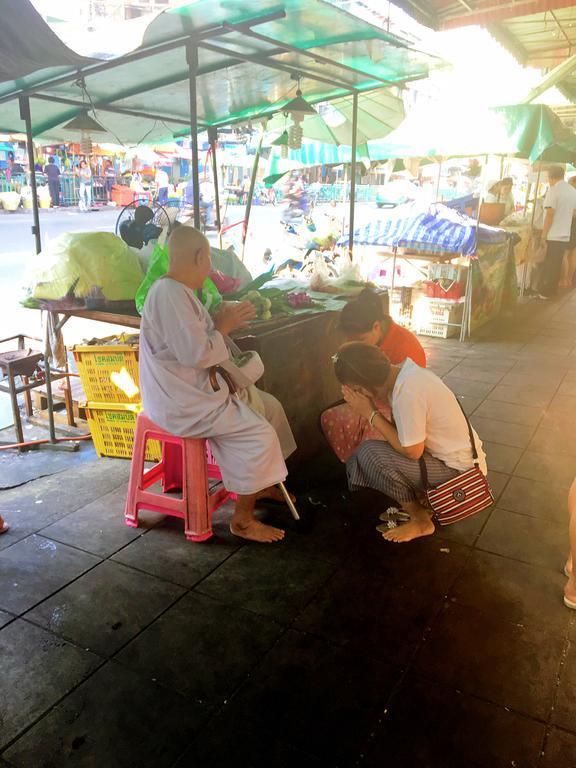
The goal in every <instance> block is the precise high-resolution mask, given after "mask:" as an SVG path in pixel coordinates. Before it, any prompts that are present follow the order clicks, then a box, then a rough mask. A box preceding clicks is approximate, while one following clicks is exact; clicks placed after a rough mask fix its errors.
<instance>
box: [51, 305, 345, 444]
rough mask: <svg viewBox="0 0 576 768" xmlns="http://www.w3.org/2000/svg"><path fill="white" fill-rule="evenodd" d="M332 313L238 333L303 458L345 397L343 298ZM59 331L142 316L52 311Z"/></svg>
mask: <svg viewBox="0 0 576 768" xmlns="http://www.w3.org/2000/svg"><path fill="white" fill-rule="evenodd" d="M331 302H332V304H333V305H334V308H333V309H330V310H328V311H325V310H320V311H319V310H309V311H306V312H300V313H297V314H294V315H291V316H283V317H275V318H272V320H268V321H265V322H264V321H259V322H255V323H252V324H251V326H250V327H249V328H247V329H245V330H243V331H240V332H238V333H236V334H234V341H235V342H236V343H237V344H238V346H239V347H240V348H241V349H242V350H248V349H253V350H256V351H257V352H258V353H259V354H260V357H261V358H262V360H263V362H264V367H265V373H264V376H263V377H262V379H261V380H260V381H259V382H258V386H259V387H260V388H261V389H263V390H264V391H266V392H270V393H271V394H273V395H275V397H277V398H278V399H279V400H280V402H281V403H282V405H283V406H284V409H285V411H286V415H287V417H288V420H289V422H290V424H291V426H292V430H293V432H294V437H295V439H296V443H297V444H298V457H299V458H300V459H307V458H310V457H312V456H314V455H315V454H317V453H319V452H321V451H322V450H323V448H324V447H325V446H326V443H325V441H324V438H323V436H322V434H321V432H320V429H319V426H318V423H319V422H318V419H319V416H320V413H321V412H322V410H324V408H326V407H328V406H329V405H331V404H332V403H334V402H336V401H337V400H339V399H340V397H341V393H340V385H339V384H338V382H337V380H336V377H335V376H334V373H333V365H332V360H331V357H332V355H333V354H334V353H335V352H336V350H337V349H338V347H339V345H340V344H341V342H342V338H341V336H340V334H339V332H338V330H337V323H338V315H337V311H336V309H337V308H338V304H339V303H340V304H343V303H344V302H343V301H342V302H338V300H335V299H331ZM52 314H53V315H54V321H55V323H54V324H55V327H56V328H59V329H61V328H62V327H63V325H64V324H65V323H66V322H67V321H68V320H69V319H70V318H71V317H79V318H83V319H85V320H95V321H99V322H104V323H110V324H113V325H121V326H125V327H128V328H134V329H138V328H139V327H140V316H139V315H138V314H137V312H136V309H134V313H133V314H131V313H122V314H120V313H114V312H106V311H103V310H82V309H70V310H61V311H53V312H52Z"/></svg>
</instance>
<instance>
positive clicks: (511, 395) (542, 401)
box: [488, 384, 556, 408]
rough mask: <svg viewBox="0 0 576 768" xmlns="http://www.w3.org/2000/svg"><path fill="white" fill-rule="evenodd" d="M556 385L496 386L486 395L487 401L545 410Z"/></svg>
mask: <svg viewBox="0 0 576 768" xmlns="http://www.w3.org/2000/svg"><path fill="white" fill-rule="evenodd" d="M555 391H556V385H555V384H553V385H540V384H520V385H516V386H512V385H510V384H508V385H504V384H498V385H497V386H495V387H494V389H493V390H492V391H491V392H490V394H489V395H488V400H498V402H501V403H514V404H516V405H528V406H530V407H532V408H545V407H546V406H547V405H548V403H549V402H550V401H551V400H552V398H553V397H554V392H555Z"/></svg>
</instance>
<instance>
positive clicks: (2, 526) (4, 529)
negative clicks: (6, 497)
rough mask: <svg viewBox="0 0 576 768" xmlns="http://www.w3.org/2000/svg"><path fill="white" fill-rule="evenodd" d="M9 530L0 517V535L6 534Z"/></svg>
mask: <svg viewBox="0 0 576 768" xmlns="http://www.w3.org/2000/svg"><path fill="white" fill-rule="evenodd" d="M9 530H10V526H9V525H8V523H5V522H4V519H3V518H2V517H0V534H2V533H7V532H8V531H9Z"/></svg>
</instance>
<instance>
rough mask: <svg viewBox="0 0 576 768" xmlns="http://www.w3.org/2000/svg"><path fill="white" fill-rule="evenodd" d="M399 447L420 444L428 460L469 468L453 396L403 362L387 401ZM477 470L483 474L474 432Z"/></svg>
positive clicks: (467, 449) (468, 451)
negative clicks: (428, 457)
mask: <svg viewBox="0 0 576 768" xmlns="http://www.w3.org/2000/svg"><path fill="white" fill-rule="evenodd" d="M390 400H391V405H392V413H393V415H394V421H395V422H396V429H397V430H398V438H399V440H400V444H401V445H402V446H404V447H407V446H409V445H417V444H418V443H424V445H425V447H426V449H427V450H428V451H429V453H431V454H432V456H435V457H436V458H437V459H440V461H443V462H444V463H445V464H446V465H447V466H449V467H452V468H453V469H458V470H460V471H465V470H467V469H471V468H472V465H473V458H472V446H471V445H470V437H469V434H468V427H467V425H466V419H465V418H464V415H463V414H462V410H461V409H460V405H459V404H458V401H457V400H456V396H455V395H454V393H453V392H452V391H451V390H450V389H448V387H447V386H446V384H444V382H443V381H442V380H441V379H439V378H438V376H436V374H435V373H432V371H431V370H429V369H427V368H421V367H420V366H419V365H416V363H415V362H414V361H413V360H411V359H410V358H407V359H406V360H405V361H404V363H402V369H401V371H400V373H399V375H398V378H397V379H396V383H395V384H394V389H393V391H392V396H391V398H390ZM474 440H475V443H476V450H477V452H478V460H479V466H480V470H481V471H482V472H483V474H486V473H487V471H488V469H487V466H486V455H485V453H484V451H483V450H482V441H481V440H480V438H479V437H478V435H477V434H476V432H474Z"/></svg>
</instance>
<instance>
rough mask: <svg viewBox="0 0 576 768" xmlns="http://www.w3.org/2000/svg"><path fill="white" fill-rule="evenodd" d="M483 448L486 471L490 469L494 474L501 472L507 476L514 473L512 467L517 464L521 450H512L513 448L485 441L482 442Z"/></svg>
mask: <svg viewBox="0 0 576 768" xmlns="http://www.w3.org/2000/svg"><path fill="white" fill-rule="evenodd" d="M483 447H484V452H485V454H486V462H487V464H488V469H491V470H493V471H494V472H502V473H504V474H507V475H509V474H511V473H512V472H513V471H514V467H515V466H516V465H517V464H518V461H519V460H520V457H521V456H522V453H523V451H522V448H514V446H511V445H501V444H500V443H491V442H488V441H487V440H484V441H483Z"/></svg>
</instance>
